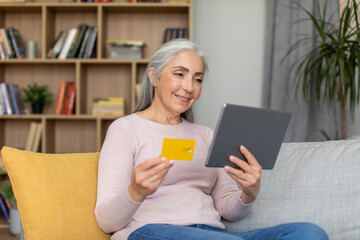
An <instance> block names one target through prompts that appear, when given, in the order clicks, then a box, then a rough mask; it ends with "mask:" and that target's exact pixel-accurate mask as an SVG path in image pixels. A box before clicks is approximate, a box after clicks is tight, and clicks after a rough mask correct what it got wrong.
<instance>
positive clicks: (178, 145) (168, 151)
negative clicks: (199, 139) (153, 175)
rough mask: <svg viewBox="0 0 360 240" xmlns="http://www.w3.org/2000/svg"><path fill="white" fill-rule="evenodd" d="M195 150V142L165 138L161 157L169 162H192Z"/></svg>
mask: <svg viewBox="0 0 360 240" xmlns="http://www.w3.org/2000/svg"><path fill="white" fill-rule="evenodd" d="M194 150H195V140H193V139H179V138H164V142H163V146H162V151H161V157H165V158H166V159H168V160H183V161H192V159H193V155H194Z"/></svg>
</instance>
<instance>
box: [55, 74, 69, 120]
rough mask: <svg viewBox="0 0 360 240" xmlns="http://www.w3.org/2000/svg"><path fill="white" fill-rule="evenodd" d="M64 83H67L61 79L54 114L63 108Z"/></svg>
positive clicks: (59, 112)
mask: <svg viewBox="0 0 360 240" xmlns="http://www.w3.org/2000/svg"><path fill="white" fill-rule="evenodd" d="M66 85H67V82H66V81H62V82H61V83H60V87H59V93H58V98H57V102H56V108H55V114H61V111H62V108H63V102H64V97H65V90H66Z"/></svg>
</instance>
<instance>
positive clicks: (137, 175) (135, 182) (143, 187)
mask: <svg viewBox="0 0 360 240" xmlns="http://www.w3.org/2000/svg"><path fill="white" fill-rule="evenodd" d="M172 165H173V161H167V160H166V159H165V158H161V157H156V158H153V159H149V160H147V161H145V162H143V163H141V164H139V165H138V166H136V167H135V169H134V177H133V179H132V182H131V183H130V185H129V187H128V191H129V195H130V197H131V198H132V199H133V200H134V201H136V202H142V201H143V200H144V199H145V198H146V196H148V195H150V194H152V193H154V192H155V191H156V189H157V188H158V187H159V185H160V184H161V182H162V181H163V180H164V178H165V176H166V174H167V172H168V171H169V169H170V168H171V166H172Z"/></svg>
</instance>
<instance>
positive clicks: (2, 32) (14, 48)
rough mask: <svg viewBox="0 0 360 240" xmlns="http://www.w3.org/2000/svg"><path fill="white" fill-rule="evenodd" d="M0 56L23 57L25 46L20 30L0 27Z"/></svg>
mask: <svg viewBox="0 0 360 240" xmlns="http://www.w3.org/2000/svg"><path fill="white" fill-rule="evenodd" d="M0 57H1V59H7V58H18V59H22V58H25V48H24V44H23V41H22V38H21V35H20V32H19V31H18V30H17V29H15V28H13V27H9V28H0Z"/></svg>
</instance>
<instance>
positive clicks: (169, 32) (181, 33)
mask: <svg viewBox="0 0 360 240" xmlns="http://www.w3.org/2000/svg"><path fill="white" fill-rule="evenodd" d="M176 38H186V39H188V38H189V29H188V28H167V29H165V32H164V41H163V42H164V43H166V42H167V41H170V40H172V39H176Z"/></svg>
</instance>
